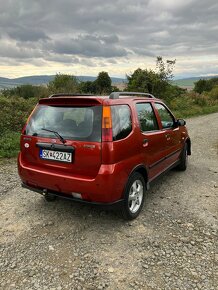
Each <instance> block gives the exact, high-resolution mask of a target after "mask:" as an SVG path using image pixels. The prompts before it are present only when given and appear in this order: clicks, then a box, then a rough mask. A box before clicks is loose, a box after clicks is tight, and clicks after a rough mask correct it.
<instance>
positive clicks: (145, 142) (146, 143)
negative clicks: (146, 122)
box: [142, 138, 149, 147]
mask: <svg viewBox="0 0 218 290" xmlns="http://www.w3.org/2000/svg"><path fill="white" fill-rule="evenodd" d="M148 142H149V140H148V139H147V138H145V139H143V142H142V143H143V147H146V146H148Z"/></svg>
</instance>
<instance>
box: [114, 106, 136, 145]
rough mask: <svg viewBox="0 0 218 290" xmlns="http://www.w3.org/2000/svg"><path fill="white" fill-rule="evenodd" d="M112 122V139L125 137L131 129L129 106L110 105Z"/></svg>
mask: <svg viewBox="0 0 218 290" xmlns="http://www.w3.org/2000/svg"><path fill="white" fill-rule="evenodd" d="M111 110H112V124H113V140H114V141H116V140H121V139H124V138H126V137H127V136H128V135H129V134H130V133H131V131H132V120H131V113H130V108H129V106H128V105H115V106H111Z"/></svg>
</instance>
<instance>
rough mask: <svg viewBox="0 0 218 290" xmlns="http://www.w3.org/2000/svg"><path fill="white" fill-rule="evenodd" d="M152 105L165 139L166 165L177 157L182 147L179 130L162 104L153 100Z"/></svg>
mask: <svg viewBox="0 0 218 290" xmlns="http://www.w3.org/2000/svg"><path fill="white" fill-rule="evenodd" d="M154 106H155V108H156V111H157V118H158V119H159V122H160V124H161V127H162V128H161V131H162V133H163V134H164V136H165V139H166V151H165V156H166V161H165V163H166V166H167V167H168V166H170V165H172V164H173V163H175V162H176V161H177V160H178V159H179V155H180V153H181V149H182V145H181V144H182V143H181V132H180V130H179V127H178V126H176V127H175V118H174V116H173V115H172V113H171V112H170V111H169V110H168V108H167V107H166V106H165V105H164V104H162V103H158V102H155V104H154Z"/></svg>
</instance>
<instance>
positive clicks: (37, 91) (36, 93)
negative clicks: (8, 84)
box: [2, 85, 49, 99]
mask: <svg viewBox="0 0 218 290" xmlns="http://www.w3.org/2000/svg"><path fill="white" fill-rule="evenodd" d="M48 94H49V92H48V89H47V87H44V86H32V85H21V86H18V87H16V88H12V89H6V90H3V91H2V95H3V96H5V97H20V98H23V99H30V98H38V99H41V98H45V97H47V96H48Z"/></svg>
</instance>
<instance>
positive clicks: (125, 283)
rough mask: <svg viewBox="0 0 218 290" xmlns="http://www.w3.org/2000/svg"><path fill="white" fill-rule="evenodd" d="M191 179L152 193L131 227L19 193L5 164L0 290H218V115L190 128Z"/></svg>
mask: <svg viewBox="0 0 218 290" xmlns="http://www.w3.org/2000/svg"><path fill="white" fill-rule="evenodd" d="M187 126H188V128H189V132H190V136H191V139H192V152H193V154H192V156H191V158H190V160H189V166H188V169H187V171H186V172H178V171H175V170H173V171H171V172H169V173H168V174H167V175H165V176H164V177H163V178H161V179H160V180H159V181H158V182H157V183H156V184H155V186H153V187H152V188H151V189H150V190H149V192H148V196H147V199H146V203H145V205H144V208H143V212H142V213H141V215H140V216H139V217H138V219H136V220H135V221H133V222H124V221H123V220H122V219H121V218H120V216H119V214H118V213H114V212H105V211H102V210H101V209H96V208H94V207H92V206H84V205H80V204H74V203H69V202H68V201H65V200H58V201H56V202H54V203H47V202H46V201H44V199H43V198H42V197H41V196H40V195H38V194H36V193H31V192H29V191H27V190H25V189H22V188H21V187H20V181H19V178H18V176H17V171H16V164H15V162H14V161H11V162H9V163H8V164H3V163H2V164H0V213H1V220H0V288H1V289H22V290H23V289H40V290H43V289H58V290H61V289H111V290H114V289H125V290H126V289H145V290H146V289H155V290H157V289H160V290H163V289H169V290H174V289H184V290H186V289H205V290H212V289H214V290H215V289H217V288H216V287H217V285H218V253H217V252H216V251H217V248H218V247H217V240H218V239H217V229H218V224H217V218H218V202H217V197H218V148H217V144H218V113H216V114H211V115H208V116H203V117H198V118H193V119H189V120H187Z"/></svg>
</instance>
